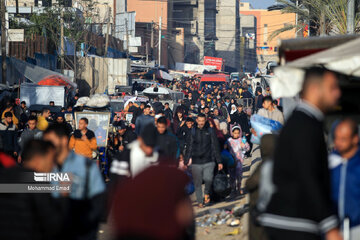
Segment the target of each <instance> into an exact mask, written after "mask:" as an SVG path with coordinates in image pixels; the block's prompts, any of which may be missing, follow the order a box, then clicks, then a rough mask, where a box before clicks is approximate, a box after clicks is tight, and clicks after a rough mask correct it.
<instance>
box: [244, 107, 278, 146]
mask: <svg viewBox="0 0 360 240" xmlns="http://www.w3.org/2000/svg"><path fill="white" fill-rule="evenodd" d="M250 122H251V127H252V128H253V129H254V130H255V132H256V134H257V136H254V134H253V135H252V136H251V142H252V143H254V144H260V139H261V137H262V136H264V135H266V134H270V133H276V132H278V131H280V129H281V128H282V124H281V123H279V122H278V121H274V120H272V119H269V118H265V117H262V116H260V115H257V114H255V115H253V116H251V119H250Z"/></svg>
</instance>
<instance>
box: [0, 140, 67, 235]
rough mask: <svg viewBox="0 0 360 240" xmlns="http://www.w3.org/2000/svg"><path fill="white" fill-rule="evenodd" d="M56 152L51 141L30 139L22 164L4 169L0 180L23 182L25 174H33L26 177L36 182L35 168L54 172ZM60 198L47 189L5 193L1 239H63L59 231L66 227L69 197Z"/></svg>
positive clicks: (0, 204)
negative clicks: (65, 218)
mask: <svg viewBox="0 0 360 240" xmlns="http://www.w3.org/2000/svg"><path fill="white" fill-rule="evenodd" d="M55 153H56V152H55V148H54V146H53V144H51V143H50V142H46V141H43V140H31V141H29V142H27V143H26V145H25V149H24V151H23V156H22V159H23V165H22V166H21V167H20V166H16V167H11V168H6V169H1V174H0V182H1V183H2V184H5V183H6V184H8V185H15V184H14V183H23V182H24V179H27V177H26V176H31V179H27V181H28V182H31V183H32V184H34V185H36V183H38V182H32V180H33V178H34V177H33V176H34V172H37V173H49V172H51V170H52V168H53V166H54V158H55ZM27 174H28V175H27ZM29 174H30V175H29ZM30 185H31V184H29V186H30ZM45 186H46V185H45ZM58 200H59V201H57V200H55V199H54V198H52V197H51V194H49V193H45V192H41V193H30V191H28V192H26V193H25V192H23V193H2V194H1V197H0V208H1V211H0V239H28V240H37V239H53V240H57V239H58V240H60V239H64V238H61V237H59V235H60V234H61V232H62V231H63V229H62V228H63V222H64V214H63V212H64V206H65V205H66V200H65V199H58ZM67 239H69V238H67Z"/></svg>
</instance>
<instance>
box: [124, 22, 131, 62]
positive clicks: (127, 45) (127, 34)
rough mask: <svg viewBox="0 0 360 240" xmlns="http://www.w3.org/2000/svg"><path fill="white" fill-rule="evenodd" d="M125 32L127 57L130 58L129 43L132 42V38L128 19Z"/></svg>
mask: <svg viewBox="0 0 360 240" xmlns="http://www.w3.org/2000/svg"><path fill="white" fill-rule="evenodd" d="M125 30H126V57H128V56H129V52H130V51H129V41H130V38H129V31H128V19H127V18H126V19H125Z"/></svg>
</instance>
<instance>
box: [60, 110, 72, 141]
mask: <svg viewBox="0 0 360 240" xmlns="http://www.w3.org/2000/svg"><path fill="white" fill-rule="evenodd" d="M56 122H57V123H58V124H61V125H64V127H65V128H66V133H67V134H68V136H70V134H71V133H72V132H73V128H72V127H71V125H70V124H69V123H68V122H66V121H65V117H64V114H63V113H58V114H57V115H56Z"/></svg>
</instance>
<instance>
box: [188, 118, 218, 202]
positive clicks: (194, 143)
mask: <svg viewBox="0 0 360 240" xmlns="http://www.w3.org/2000/svg"><path fill="white" fill-rule="evenodd" d="M196 122H197V127H196V128H194V129H193V130H192V132H191V134H188V137H187V139H186V153H185V159H184V164H185V165H187V166H189V165H191V167H192V169H191V170H192V176H193V178H194V185H195V193H196V200H197V203H198V206H199V207H200V208H202V207H204V204H205V205H207V204H209V203H210V190H211V186H212V181H213V176H214V170H215V166H217V168H218V170H219V171H220V170H222V169H223V165H222V163H221V156H220V148H219V142H218V139H217V138H216V134H215V132H214V131H213V130H212V129H211V128H209V127H207V126H206V117H205V115H204V114H199V116H198V117H197V119H196ZM203 181H204V182H205V190H204V194H205V196H204V199H203V190H202V182H203Z"/></svg>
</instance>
